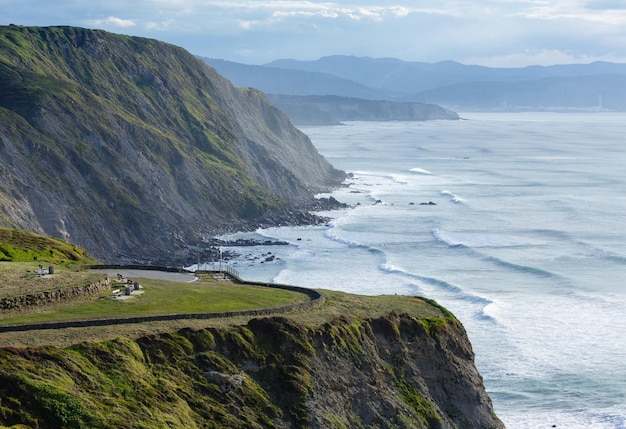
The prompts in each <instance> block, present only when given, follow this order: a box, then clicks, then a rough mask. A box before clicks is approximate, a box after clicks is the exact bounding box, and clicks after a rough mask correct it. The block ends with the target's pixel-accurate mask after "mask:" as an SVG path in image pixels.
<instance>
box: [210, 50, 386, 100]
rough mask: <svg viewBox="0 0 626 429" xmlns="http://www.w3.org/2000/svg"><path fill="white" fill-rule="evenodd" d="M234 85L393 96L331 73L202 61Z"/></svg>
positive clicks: (275, 91) (268, 90) (267, 90)
mask: <svg viewBox="0 0 626 429" xmlns="http://www.w3.org/2000/svg"><path fill="white" fill-rule="evenodd" d="M200 58H201V59H202V60H203V61H204V62H206V63H207V64H209V65H210V66H211V67H213V68H215V70H217V71H218V73H220V74H221V75H222V76H225V77H227V78H228V79H229V80H230V81H231V82H232V83H233V84H234V85H237V86H245V87H251V88H258V89H260V90H261V91H263V92H265V93H267V94H291V95H329V94H332V95H340V96H343V97H354V98H363V99H369V100H376V99H385V98H388V97H389V94H388V93H387V92H385V91H380V90H376V89H372V88H369V87H367V86H366V85H362V84H359V83H356V82H354V81H351V80H348V79H342V78H341V77H338V76H335V75H333V74H328V73H318V72H313V71H302V70H290V69H283V68H277V67H266V66H254V65H248V64H241V63H236V62H232V61H225V60H220V59H214V58H204V57H200Z"/></svg>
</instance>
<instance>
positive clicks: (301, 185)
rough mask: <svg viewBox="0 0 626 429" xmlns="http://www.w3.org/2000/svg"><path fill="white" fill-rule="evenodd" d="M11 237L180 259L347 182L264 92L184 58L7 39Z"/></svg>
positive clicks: (3, 141)
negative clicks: (14, 230) (183, 251)
mask: <svg viewBox="0 0 626 429" xmlns="http://www.w3.org/2000/svg"><path fill="white" fill-rule="evenodd" d="M0 177H1V180H0V224H3V225H8V226H13V227H20V228H22V229H27V230H32V231H35V232H40V233H45V234H47V235H51V236H56V237H61V238H64V239H67V240H70V241H72V242H74V243H76V244H78V245H80V246H82V247H85V248H86V249H87V250H88V251H90V252H91V253H92V254H93V255H94V256H96V257H98V259H100V260H102V261H119V260H128V259H132V258H138V257H141V258H144V259H145V258H148V259H149V258H162V259H163V258H165V259H167V258H169V257H172V255H173V254H174V253H176V250H177V249H180V248H182V247H183V245H184V244H185V243H189V244H192V243H194V242H198V241H199V240H200V239H201V238H202V237H203V236H205V235H206V234H210V233H213V232H215V231H219V230H223V229H226V228H229V227H230V228H232V227H233V225H234V226H235V227H236V226H237V225H239V224H238V223H237V222H239V221H238V219H244V220H249V221H251V222H253V221H254V219H256V218H259V217H262V216H266V215H268V214H270V213H273V212H276V211H280V210H281V209H283V210H284V209H286V208H288V207H290V206H293V205H294V204H298V203H302V202H305V201H308V200H310V199H311V198H312V195H313V194H314V193H315V192H318V191H320V190H323V189H327V188H329V187H331V186H335V185H337V184H338V183H339V182H340V181H341V180H342V179H343V177H344V174H343V173H342V172H339V171H337V170H335V169H334V168H333V167H332V166H331V165H330V164H329V163H328V162H327V161H326V160H325V159H324V158H323V157H322V156H320V155H319V153H318V152H317V151H316V150H315V148H314V147H313V145H312V144H311V142H310V141H309V139H308V138H307V137H306V136H305V135H303V134H302V133H300V132H299V131H298V130H296V129H295V128H294V127H293V126H292V125H291V123H290V122H289V120H288V118H287V117H286V116H284V115H283V114H282V113H281V112H280V111H278V110H277V109H276V108H275V107H273V106H272V105H271V103H269V101H268V100H267V99H266V98H265V96H264V95H263V94H262V93H260V92H259V91H255V90H250V89H236V88H234V87H233V86H232V85H231V84H230V83H229V82H228V81H227V80H225V79H224V78H222V77H221V76H219V75H218V74H217V72H215V70H213V69H211V68H210V67H208V66H207V65H205V64H204V63H202V62H201V61H200V60H198V59H196V58H195V57H193V56H192V55H191V54H189V53H188V52H186V51H184V50H183V49H181V48H178V47H175V46H172V45H168V44H165V43H161V42H158V41H155V40H148V39H142V38H134V37H127V36H121V35H115V34H111V33H107V32H103V31H95V30H86V29H81V28H72V27H46V28H29V27H19V26H8V27H0Z"/></svg>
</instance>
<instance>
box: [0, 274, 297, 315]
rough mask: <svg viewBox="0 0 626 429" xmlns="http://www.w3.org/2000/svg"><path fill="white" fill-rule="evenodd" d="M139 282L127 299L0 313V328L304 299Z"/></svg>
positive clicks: (257, 290)
mask: <svg viewBox="0 0 626 429" xmlns="http://www.w3.org/2000/svg"><path fill="white" fill-rule="evenodd" d="M100 277H102V275H101V274H100ZM139 280H140V281H139V283H140V285H141V286H142V289H141V291H142V292H143V293H141V294H140V295H133V296H131V297H130V298H129V299H123V300H122V299H112V298H111V295H110V294H107V295H106V296H101V297H99V298H95V299H92V300H90V301H83V302H69V303H63V304H56V305H52V306H45V307H34V308H32V310H31V311H29V312H27V313H23V314H10V313H5V314H2V313H0V325H15V324H28V323H41V322H57V321H67V320H87V319H103V318H123V317H135V316H154V315H162V314H178V313H208V312H223V311H235V310H249V309H256V308H265V307H276V306H282V305H288V304H294V303H298V302H305V301H307V300H308V297H307V296H306V295H303V294H301V293H296V292H290V291H286V290H282V289H273V288H266V287H260V286H247V285H240V284H236V283H232V282H230V281H217V280H213V279H211V278H209V277H205V278H202V279H201V280H199V281H196V282H191V283H180V282H173V281H164V280H153V279H139ZM113 287H115V282H113Z"/></svg>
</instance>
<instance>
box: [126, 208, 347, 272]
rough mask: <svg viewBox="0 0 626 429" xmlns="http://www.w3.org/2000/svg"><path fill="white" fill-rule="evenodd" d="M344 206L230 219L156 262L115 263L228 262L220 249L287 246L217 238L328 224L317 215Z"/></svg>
mask: <svg viewBox="0 0 626 429" xmlns="http://www.w3.org/2000/svg"><path fill="white" fill-rule="evenodd" d="M348 207H349V206H348V205H347V204H345V203H342V202H340V201H337V199H335V198H334V197H332V196H331V197H322V198H314V199H311V200H309V201H307V202H306V203H301V204H298V205H293V206H290V207H286V208H283V209H281V210H276V211H274V212H272V213H269V214H266V215H265V216H263V217H261V218H256V219H250V220H247V219H233V220H232V221H231V222H229V223H227V224H222V225H220V226H219V227H216V228H215V229H214V230H212V231H208V232H207V233H206V234H204V236H202V237H200V238H199V239H198V241H197V242H195V243H185V244H184V245H181V246H180V247H178V248H172V249H170V250H169V252H168V253H167V254H165V255H163V256H162V257H160V258H151V259H149V260H147V259H145V258H144V257H142V256H139V255H119V254H118V255H116V256H115V258H114V259H115V263H120V264H131V265H132V264H139V265H158V266H168V267H182V266H190V265H193V264H195V263H196V262H197V261H198V258H200V259H201V260H202V261H203V262H218V261H219V260H220V258H221V259H222V260H229V259H232V258H233V257H235V256H236V254H235V253H233V252H230V251H222V253H221V255H220V248H222V247H240V246H261V245H263V246H268V245H287V244H288V243H286V242H283V241H272V240H243V239H241V240H222V239H220V238H218V237H219V236H221V235H224V234H229V233H234V232H240V231H255V230H257V229H259V228H271V227H276V226H279V227H290V226H292V227H295V226H305V225H323V224H326V223H328V222H329V221H330V218H329V217H327V216H321V215H319V214H317V212H326V211H332V210H341V209H345V208H348Z"/></svg>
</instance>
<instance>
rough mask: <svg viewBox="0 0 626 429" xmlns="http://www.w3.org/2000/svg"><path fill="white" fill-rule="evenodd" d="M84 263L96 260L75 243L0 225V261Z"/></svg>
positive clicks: (93, 262) (91, 262)
mask: <svg viewBox="0 0 626 429" xmlns="http://www.w3.org/2000/svg"><path fill="white" fill-rule="evenodd" d="M1 261H13V262H26V261H37V262H39V263H41V264H62V265H72V264H74V265H77V264H80V265H85V264H95V263H97V261H96V260H95V259H94V258H93V257H92V256H91V255H89V254H88V253H87V251H86V250H85V249H82V248H80V247H78V246H76V245H73V244H71V243H68V242H66V241H63V240H60V239H56V238H52V237H45V236H42V235H39V234H35V233H33V232H28V231H23V230H19V229H10V228H2V227H0V262H1Z"/></svg>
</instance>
